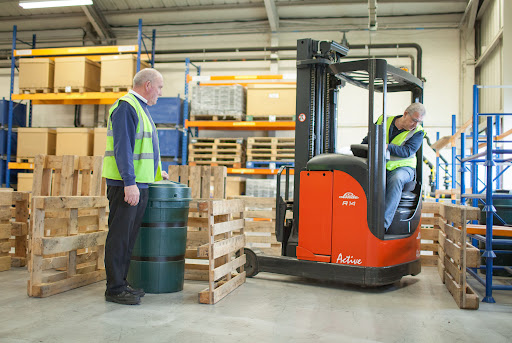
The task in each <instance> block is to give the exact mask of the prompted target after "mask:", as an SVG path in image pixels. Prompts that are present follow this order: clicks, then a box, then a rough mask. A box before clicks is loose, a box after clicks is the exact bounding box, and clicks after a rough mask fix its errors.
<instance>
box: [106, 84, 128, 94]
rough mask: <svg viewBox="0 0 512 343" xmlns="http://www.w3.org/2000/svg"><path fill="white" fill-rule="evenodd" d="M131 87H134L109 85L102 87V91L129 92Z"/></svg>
mask: <svg viewBox="0 0 512 343" xmlns="http://www.w3.org/2000/svg"><path fill="white" fill-rule="evenodd" d="M130 89H132V85H129V86H107V87H101V92H102V93H105V92H116V93H118V92H128V91H129V90H130Z"/></svg>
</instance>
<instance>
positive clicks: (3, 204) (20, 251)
mask: <svg viewBox="0 0 512 343" xmlns="http://www.w3.org/2000/svg"><path fill="white" fill-rule="evenodd" d="M28 204H29V193H28V192H13V191H12V190H10V191H3V192H0V218H1V220H0V221H1V224H0V256H1V257H0V271H1V270H6V269H4V268H5V266H6V264H7V262H8V259H7V258H6V256H10V266H11V267H24V266H25V265H26V264H27V235H28V216H29V208H28ZM9 238H10V244H9V247H8V250H7V245H6V244H5V239H7V240H9ZM12 248H14V251H12ZM5 250H7V251H5ZM6 252H7V253H8V255H5V253H6Z"/></svg>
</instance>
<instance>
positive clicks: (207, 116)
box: [190, 114, 245, 121]
mask: <svg viewBox="0 0 512 343" xmlns="http://www.w3.org/2000/svg"><path fill="white" fill-rule="evenodd" d="M244 116H245V114H237V115H234V114H232V115H228V114H226V115H224V114H191V115H190V120H208V121H214V120H221V121H242V120H243V117H244Z"/></svg>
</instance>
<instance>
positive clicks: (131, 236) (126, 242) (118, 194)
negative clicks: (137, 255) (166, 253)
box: [105, 186, 149, 294]
mask: <svg viewBox="0 0 512 343" xmlns="http://www.w3.org/2000/svg"><path fill="white" fill-rule="evenodd" d="M139 191H140V198H139V203H138V205H137V206H130V204H128V203H127V202H125V201H124V187H117V186H108V187H107V198H108V201H109V206H110V214H109V216H108V235H107V242H106V243H105V271H106V274H107V292H108V293H110V294H118V293H121V292H122V291H124V290H125V288H126V285H127V282H126V276H127V275H128V268H129V267H130V257H131V256H132V250H133V246H134V245H135V240H136V239H137V235H138V234H139V228H140V224H141V222H142V217H143V216H144V212H145V211H146V206H147V204H148V194H149V189H148V188H143V189H140V188H139Z"/></svg>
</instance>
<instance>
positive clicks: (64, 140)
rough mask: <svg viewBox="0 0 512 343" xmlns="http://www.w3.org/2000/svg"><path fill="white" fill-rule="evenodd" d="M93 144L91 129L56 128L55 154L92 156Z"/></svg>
mask: <svg viewBox="0 0 512 343" xmlns="http://www.w3.org/2000/svg"><path fill="white" fill-rule="evenodd" d="M93 144H94V130H93V129H87V128H57V148H56V150H55V155H58V156H60V155H77V156H92V152H93Z"/></svg>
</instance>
